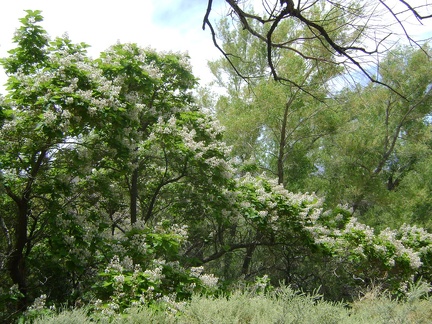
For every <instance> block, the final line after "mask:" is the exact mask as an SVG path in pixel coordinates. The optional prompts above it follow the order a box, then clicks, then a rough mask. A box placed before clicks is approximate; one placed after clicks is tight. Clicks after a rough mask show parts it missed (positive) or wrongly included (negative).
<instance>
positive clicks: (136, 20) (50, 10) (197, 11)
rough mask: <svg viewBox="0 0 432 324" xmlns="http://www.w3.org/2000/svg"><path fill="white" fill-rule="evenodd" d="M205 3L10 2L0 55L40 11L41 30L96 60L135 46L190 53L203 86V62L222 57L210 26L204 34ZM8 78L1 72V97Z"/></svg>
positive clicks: (218, 0)
mask: <svg viewBox="0 0 432 324" xmlns="http://www.w3.org/2000/svg"><path fill="white" fill-rule="evenodd" d="M206 6H207V1H205V0H74V1H60V0H12V1H5V2H2V3H1V5H0V57H6V56H7V55H8V54H7V51H8V50H10V49H12V48H13V47H14V44H13V43H12V42H11V39H12V37H13V34H14V32H15V30H16V29H17V28H18V27H19V26H20V22H19V19H20V18H22V17H24V16H25V15H26V13H25V12H24V10H27V9H30V10H41V11H42V16H43V17H44V21H43V22H42V23H41V25H42V27H43V28H44V29H45V30H46V31H47V32H48V34H49V35H50V37H51V38H55V37H57V36H62V35H63V34H64V33H65V32H66V33H68V35H69V37H70V39H71V40H72V41H73V42H75V43H79V42H84V43H87V44H89V45H90V46H91V47H90V48H89V49H88V53H89V56H91V57H93V58H96V57H98V56H99V53H100V52H101V51H104V50H106V49H107V48H108V47H109V46H111V45H114V44H116V43H117V42H118V41H119V42H122V43H128V42H130V43H137V44H138V45H139V46H141V47H148V46H149V47H152V48H155V49H156V50H159V51H174V52H178V51H179V52H188V54H189V56H190V57H191V63H192V67H193V72H194V75H195V76H197V77H198V78H200V79H201V81H202V82H203V83H208V82H209V81H210V80H211V75H210V71H209V69H208V68H207V61H208V60H214V59H217V58H219V57H220V54H219V51H218V50H217V49H216V48H215V47H214V45H213V43H212V39H211V34H210V31H209V30H208V28H206V30H204V31H203V30H202V21H203V17H204V14H205V11H206V8H207V7H206ZM213 6H214V10H213V11H212V16H213V18H214V19H216V18H218V17H219V18H220V17H221V16H222V15H223V14H224V11H225V10H226V8H225V5H224V1H223V0H214V5H213ZM5 82H6V75H5V74H4V72H3V70H0V93H2V94H4V87H2V86H1V85H3V84H4V83H5Z"/></svg>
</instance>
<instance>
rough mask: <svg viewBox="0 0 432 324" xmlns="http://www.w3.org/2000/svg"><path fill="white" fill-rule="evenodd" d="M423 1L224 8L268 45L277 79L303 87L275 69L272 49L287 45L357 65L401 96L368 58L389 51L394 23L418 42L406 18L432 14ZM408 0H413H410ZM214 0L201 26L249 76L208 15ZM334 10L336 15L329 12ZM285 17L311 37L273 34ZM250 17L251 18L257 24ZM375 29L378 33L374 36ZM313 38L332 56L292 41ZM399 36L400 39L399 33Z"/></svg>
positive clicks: (304, 0)
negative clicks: (337, 32)
mask: <svg viewBox="0 0 432 324" xmlns="http://www.w3.org/2000/svg"><path fill="white" fill-rule="evenodd" d="M424 1H425V4H423V5H419V4H417V3H416V6H414V5H412V4H410V3H409V2H408V1H405V0H392V1H383V0H373V1H368V2H367V4H362V7H359V6H358V5H356V4H355V2H354V1H342V0H327V1H325V4H324V5H323V2H321V1H316V0H297V1H293V0H279V1H273V2H272V3H270V1H263V2H262V6H263V8H262V9H263V10H262V11H263V12H265V14H263V15H258V14H255V13H253V12H251V10H249V9H245V8H248V7H247V4H250V1H247V0H245V1H242V2H240V1H238V0H226V1H225V2H226V3H227V4H228V8H229V10H230V11H229V13H228V14H229V15H230V16H232V17H234V18H235V19H238V21H239V22H240V24H241V26H242V28H243V29H244V30H246V31H247V32H249V33H250V34H251V35H253V36H254V37H256V38H257V39H258V40H260V41H262V42H263V43H264V44H265V45H266V47H267V64H268V67H269V71H270V74H271V76H272V77H273V78H274V79H275V80H277V81H282V82H288V83H290V84H291V85H293V86H295V87H298V88H301V85H299V84H297V83H296V82H295V81H294V80H292V79H291V78H290V77H289V76H288V75H285V74H284V73H282V72H281V71H279V70H278V66H277V64H276V62H275V57H274V55H275V54H274V50H276V49H277V50H288V51H293V52H295V53H296V54H297V55H299V56H301V57H302V58H304V59H306V60H309V61H324V62H326V63H331V64H338V65H344V66H345V67H346V68H347V69H348V70H354V71H359V72H361V74H363V75H364V76H366V77H367V79H368V80H369V81H371V82H374V83H377V84H381V85H384V86H386V87H388V88H389V89H391V90H392V91H394V92H395V93H397V94H399V95H400V96H402V97H403V95H402V94H401V93H398V92H397V91H396V90H395V89H394V88H392V87H391V86H390V85H388V84H383V83H382V82H381V81H380V80H379V79H378V78H377V77H376V76H375V75H374V74H372V72H370V71H371V69H370V67H371V61H372V60H374V58H375V56H376V57H377V56H379V55H380V54H383V53H385V52H387V51H388V50H389V48H391V46H392V45H393V44H391V43H390V44H389V45H386V43H387V42H389V41H390V38H391V37H392V36H395V35H396V34H395V33H394V32H393V31H392V30H391V29H392V28H393V29H394V26H399V27H400V28H401V30H402V34H403V37H405V38H406V39H407V40H408V42H409V44H411V45H416V46H419V47H420V48H421V45H422V44H421V42H420V41H417V40H415V39H414V38H413V36H411V35H410V34H409V33H408V31H407V28H406V26H405V24H407V22H406V16H407V14H409V16H410V17H413V18H414V19H415V20H416V21H417V22H420V23H421V24H422V23H423V22H424V21H425V20H426V19H428V18H432V15H431V14H430V11H432V5H430V4H428V3H427V1H426V0H424ZM410 2H414V0H411V1H410ZM416 2H417V1H416ZM212 5H213V1H212V0H208V6H207V10H206V13H205V16H204V20H203V26H202V27H203V29H205V28H206V26H208V27H209V29H210V32H211V34H212V39H213V43H214V45H215V46H216V48H217V49H218V50H219V51H220V52H221V53H222V55H223V56H224V57H225V58H226V59H227V60H228V62H229V64H230V65H231V66H232V67H233V69H234V70H235V72H236V73H237V74H238V75H239V76H240V77H241V78H243V79H245V80H246V81H247V79H248V78H250V77H251V76H248V75H244V73H242V71H240V70H239V68H238V67H237V66H236V64H235V63H234V62H233V60H232V59H231V57H232V54H230V53H227V52H226V51H225V50H224V49H223V48H222V47H221V46H220V45H219V43H218V39H217V34H216V31H215V29H214V27H213V25H212V23H211V21H210V14H211V11H212ZM396 8H398V11H396ZM317 10H326V12H327V14H328V16H327V17H328V19H336V20H340V22H341V23H340V24H341V25H340V26H338V28H339V29H341V28H343V30H344V32H345V33H347V34H350V33H351V34H352V35H355V37H353V39H352V40H351V41H346V40H344V39H342V40H341V39H338V38H337V37H334V36H333V34H334V33H333V32H334V26H332V27H329V26H330V25H329V24H328V21H327V20H326V19H316V20H314V18H313V12H316V11H317ZM420 11H422V12H420ZM335 13H336V14H337V15H338V16H336V17H332V15H334V14H335ZM402 14H404V16H403V18H402V16H401V15H402ZM384 15H387V16H386V18H385V19H384V18H383V16H384ZM289 19H294V20H295V21H296V22H297V23H300V26H303V27H306V28H305V29H306V30H308V31H309V32H310V33H311V34H312V35H313V36H312V37H309V38H308V37H304V36H299V37H298V38H296V39H284V40H283V41H280V40H279V41H276V40H275V39H276V37H274V35H275V33H276V32H277V31H278V27H279V26H280V25H281V22H282V21H284V20H289ZM373 21H379V22H380V23H379V24H378V25H373ZM253 23H255V25H254V24H253ZM257 23H258V25H259V26H267V29H266V28H263V29H262V30H267V32H266V33H263V32H262V31H259V30H257V29H256V28H255V26H256V25H257ZM383 32H385V33H383ZM377 34H379V35H381V36H377ZM287 37H288V36H287ZM279 38H280V35H279ZM314 40H318V42H319V43H320V44H321V45H322V46H323V48H325V49H326V50H327V51H328V52H329V53H330V54H331V55H332V57H334V58H336V59H334V60H328V59H326V58H323V57H320V55H316V56H313V55H310V53H305V52H304V51H302V49H301V48H300V47H298V46H296V45H298V44H301V43H306V42H312V41H314ZM366 41H369V43H371V42H370V41H373V43H374V44H375V45H373V46H374V47H373V48H370V49H369V48H367V46H366V45H365V42H366ZM397 41H399V39H398V40H397ZM395 42H396V41H395Z"/></svg>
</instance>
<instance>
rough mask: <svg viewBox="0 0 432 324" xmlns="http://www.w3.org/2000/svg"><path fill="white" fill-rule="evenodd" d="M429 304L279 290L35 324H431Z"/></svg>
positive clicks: (63, 316) (76, 314)
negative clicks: (347, 300) (341, 299)
mask: <svg viewBox="0 0 432 324" xmlns="http://www.w3.org/2000/svg"><path fill="white" fill-rule="evenodd" d="M431 318H432V299H430V298H425V299H420V298H413V299H411V300H407V301H403V302H402V301H397V300H394V299H391V298H389V297H387V296H385V295H384V294H379V293H376V292H373V291H372V292H369V293H367V294H364V296H363V297H362V298H360V299H359V300H358V301H356V302H354V303H351V304H349V305H347V304H342V303H333V302H328V301H325V300H323V299H322V298H321V297H320V296H319V295H314V294H312V295H306V294H301V293H298V292H296V291H294V290H292V289H290V288H289V287H283V288H280V289H277V290H275V291H274V292H272V293H270V294H266V295H264V294H260V293H253V292H241V291H237V292H234V293H233V294H231V295H230V296H229V297H217V298H216V297H200V296H194V297H193V298H192V300H191V301H190V302H188V303H187V304H185V305H183V306H181V307H180V308H179V309H177V310H173V309H172V308H171V309H170V308H169V307H161V309H159V310H155V309H151V308H145V307H144V308H134V309H131V310H130V311H129V312H128V313H127V314H122V315H116V317H111V318H108V317H103V316H102V315H101V314H95V313H93V314H90V315H89V314H88V311H87V308H82V309H75V310H69V311H63V312H60V313H59V314H52V315H45V316H43V317H41V318H39V319H37V320H36V321H35V322H34V323H40V324H42V323H43V324H49V323H52V324H54V323H56V324H62V323H63V324H69V323H70V324H72V323H80V324H81V323H95V322H96V323H158V324H159V323H161V324H163V323H179V324H183V323H184V324H186V323H187V324H194V323H196V324H198V323H199V324H206V323H208V324H210V323H212V324H213V323H214V324H219V323H224V324H225V323H238V324H240V323H242V324H243V323H245V324H246V323H251V324H253V323H256V324H266V323H319V324H321V323H329V324H330V323H343V324H345V323H347V324H349V323H371V324H379V323H383V324H388V323H401V324H402V323H430V321H431Z"/></svg>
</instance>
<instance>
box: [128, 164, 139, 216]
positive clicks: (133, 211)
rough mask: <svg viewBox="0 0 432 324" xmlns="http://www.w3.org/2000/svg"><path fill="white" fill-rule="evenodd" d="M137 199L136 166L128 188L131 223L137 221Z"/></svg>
mask: <svg viewBox="0 0 432 324" xmlns="http://www.w3.org/2000/svg"><path fill="white" fill-rule="evenodd" d="M137 201H138V168H136V169H135V170H134V171H133V172H132V179H131V189H130V218H131V224H134V223H136V221H137V210H138V206H137Z"/></svg>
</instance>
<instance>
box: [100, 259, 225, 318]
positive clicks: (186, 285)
mask: <svg viewBox="0 0 432 324" xmlns="http://www.w3.org/2000/svg"><path fill="white" fill-rule="evenodd" d="M197 269H198V270H199V271H198V270H197ZM99 276H100V278H101V280H100V282H98V283H97V284H96V285H95V287H94V288H95V289H96V291H97V293H96V294H97V296H96V297H97V299H96V302H95V303H94V304H93V307H94V309H95V310H96V311H100V312H101V313H102V314H105V315H109V316H111V315H114V314H117V313H121V312H123V311H126V310H127V309H129V308H131V307H134V306H144V305H145V306H148V305H153V306H154V307H162V308H163V307H167V305H168V307H169V308H170V309H172V310H175V309H180V308H181V307H182V305H184V301H186V300H188V299H189V298H190V297H191V296H192V294H193V293H201V294H202V293H207V292H213V291H214V290H215V289H217V282H218V278H216V277H215V276H214V275H212V274H204V273H203V268H191V269H186V268H183V267H181V266H180V264H179V263H178V262H175V261H174V262H167V261H165V260H163V259H157V260H153V261H152V262H150V263H147V266H146V269H143V268H142V267H141V265H140V264H134V263H133V262H131V260H130V259H129V260H126V262H124V261H123V262H122V261H121V260H120V259H119V257H117V256H114V257H113V259H112V260H111V262H110V263H109V264H108V266H107V267H106V269H105V270H104V272H103V273H100V274H99Z"/></svg>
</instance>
